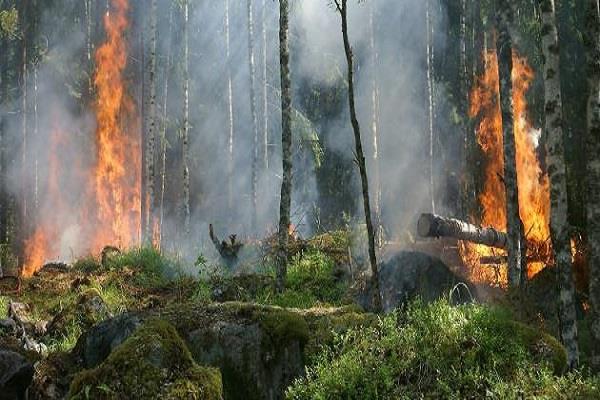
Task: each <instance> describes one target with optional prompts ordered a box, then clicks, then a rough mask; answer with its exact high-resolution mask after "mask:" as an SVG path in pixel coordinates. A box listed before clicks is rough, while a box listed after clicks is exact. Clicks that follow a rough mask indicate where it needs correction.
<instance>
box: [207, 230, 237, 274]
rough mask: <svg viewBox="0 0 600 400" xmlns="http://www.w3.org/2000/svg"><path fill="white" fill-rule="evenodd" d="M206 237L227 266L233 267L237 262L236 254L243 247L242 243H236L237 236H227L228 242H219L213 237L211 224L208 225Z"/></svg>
mask: <svg viewBox="0 0 600 400" xmlns="http://www.w3.org/2000/svg"><path fill="white" fill-rule="evenodd" d="M208 235H209V236H210V240H212V242H213V244H214V245H215V248H216V249H217V251H218V252H219V254H220V255H221V257H222V258H223V260H225V262H226V263H227V265H228V266H232V265H235V263H236V262H237V260H238V253H239V252H240V250H241V249H242V247H243V246H244V244H243V243H241V242H238V241H237V235H229V242H227V241H225V240H223V241H220V240H219V238H218V237H217V236H215V232H214V230H213V226H212V224H209V225H208Z"/></svg>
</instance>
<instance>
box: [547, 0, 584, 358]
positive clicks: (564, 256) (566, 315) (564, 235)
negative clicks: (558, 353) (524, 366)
mask: <svg viewBox="0 0 600 400" xmlns="http://www.w3.org/2000/svg"><path fill="white" fill-rule="evenodd" d="M541 11H542V23H543V26H542V51H543V53H544V59H545V63H544V89H545V133H546V165H547V168H548V175H549V178H550V231H551V237H552V248H553V249H554V263H555V265H556V266H557V268H558V277H559V279H558V282H559V290H560V296H559V305H560V307H559V309H560V312H559V318H560V329H561V332H560V335H561V338H562V341H563V344H564V345H565V348H566V349H567V358H568V364H569V367H570V368H576V367H577V364H578V360H579V349H578V345H577V316H576V310H575V284H574V281H573V266H572V262H571V243H570V238H569V223H568V221H567V216H568V204H567V179H566V167H565V150H564V144H563V115H562V97H561V89H560V58H559V44H558V31H557V29H556V14H555V9H554V0H542V1H541Z"/></svg>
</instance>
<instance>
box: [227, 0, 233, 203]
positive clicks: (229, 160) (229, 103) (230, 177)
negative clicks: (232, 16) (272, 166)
mask: <svg viewBox="0 0 600 400" xmlns="http://www.w3.org/2000/svg"><path fill="white" fill-rule="evenodd" d="M229 34H230V32H229V0H225V48H226V52H227V112H228V115H227V117H228V118H227V122H228V123H229V136H228V138H227V204H228V207H229V210H232V209H233V144H234V131H233V82H232V78H231V43H230V37H229ZM230 215H232V213H230Z"/></svg>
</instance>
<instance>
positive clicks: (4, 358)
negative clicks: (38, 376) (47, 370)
mask: <svg viewBox="0 0 600 400" xmlns="http://www.w3.org/2000/svg"><path fill="white" fill-rule="evenodd" d="M33 373H34V369H33V365H31V363H30V362H29V361H27V360H26V359H25V357H23V356H22V355H20V354H19V353H15V352H13V351H7V350H0V400H9V399H16V400H21V399H26V398H27V390H28V388H29V385H31V382H32V380H33Z"/></svg>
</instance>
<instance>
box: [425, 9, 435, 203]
mask: <svg viewBox="0 0 600 400" xmlns="http://www.w3.org/2000/svg"><path fill="white" fill-rule="evenodd" d="M426 2H427V3H426V9H425V12H426V15H425V19H426V29H427V98H428V100H429V103H428V104H429V126H428V127H429V196H430V199H431V212H432V213H434V214H435V179H434V176H433V175H434V162H433V160H434V157H435V154H434V153H435V152H434V148H435V147H434V145H435V135H434V131H433V119H434V103H433V101H434V100H433V35H432V33H431V30H432V22H431V0H426Z"/></svg>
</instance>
